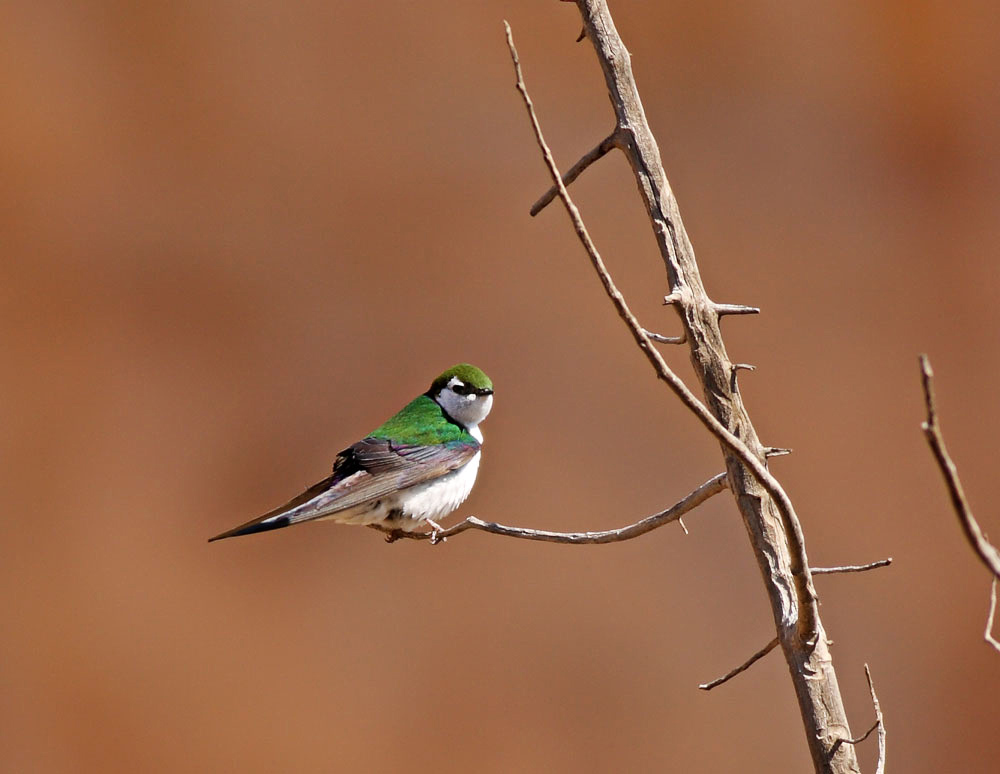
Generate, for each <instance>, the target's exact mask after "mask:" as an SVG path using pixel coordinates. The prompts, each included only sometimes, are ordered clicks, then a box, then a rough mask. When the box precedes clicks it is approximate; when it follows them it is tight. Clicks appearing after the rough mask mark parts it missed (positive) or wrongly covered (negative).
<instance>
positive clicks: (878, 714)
mask: <svg viewBox="0 0 1000 774" xmlns="http://www.w3.org/2000/svg"><path fill="white" fill-rule="evenodd" d="M865 677H866V678H867V679H868V691H869V693H871V696H872V706H873V707H874V708H875V723H874V724H873V725H872V727H871V728H869V729H868V730H867V731H865V732H864V733H863V734H862V735H861V736H859V737H858V738H857V739H838V740H837V741H836V742H834V743H833V746H832V747H831V748H830V757H831V758H833V756H834V755H836V754H837V750H839V749H840V746H841V745H842V744H861V743H862V742H863V741H865V739H867V738H868V737H869V736H871V735H872V731H874V730H875V729H876V728H877V729H878V763H877V764H876V766H875V774H885V720H884V719H883V717H882V705H880V704H879V703H878V696H877V695H876V694H875V684H874V683H873V682H872V673H871V670H870V669H869V668H868V665H867V664H865Z"/></svg>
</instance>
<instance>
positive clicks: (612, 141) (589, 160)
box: [531, 38, 621, 217]
mask: <svg viewBox="0 0 1000 774" xmlns="http://www.w3.org/2000/svg"><path fill="white" fill-rule="evenodd" d="M581 40H582V38H581ZM620 145H621V135H620V133H619V132H618V130H617V129H615V131H613V132H612V133H611V134H609V135H608V136H607V137H605V138H604V139H603V140H601V142H600V144H599V145H597V147H595V148H594V149H593V150H591V151H589V152H588V153H586V154H584V155H583V157H582V158H581V159H580V160H579V161H578V162H576V164H574V165H573V166H571V167H570V168H569V171H568V172H567V173H566V174H565V175H563V177H562V182H563V185H564V186H567V185H569V184H570V183H572V182H573V181H574V180H576V179H577V178H578V177H579V176H580V175H581V174H583V171H584V170H585V169H586V168H587V167H589V166H590V165H591V164H593V163H594V162H595V161H597V160H598V159H600V158H603V157H604V156H607V155H608V153H610V152H611V151H612V150H614V149H615V148H618V147H620ZM558 195H559V189H558V188H557V187H556V186H552V187H551V188H549V190H548V191H546V192H545V193H544V194H542V196H541V197H540V198H539V199H538V201H537V202H535V203H534V204H532V205H531V217H535V215H537V214H538V213H540V212H541V211H542V210H544V209H545V208H546V207H547V206H548V205H549V204H550V203H551V202H552V200H553V199H555V198H556V197H557V196H558Z"/></svg>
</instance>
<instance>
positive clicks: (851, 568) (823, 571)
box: [809, 556, 892, 575]
mask: <svg viewBox="0 0 1000 774" xmlns="http://www.w3.org/2000/svg"><path fill="white" fill-rule="evenodd" d="M890 564H892V557H891V556H890V557H887V558H885V559H879V560H878V561H877V562H872V563H871V564H845V565H843V566H842V567H810V568H809V572H811V573H812V574H813V575H833V574H834V573H838V572H866V571H867V570H875V569H878V568H879V567H888V566H889V565H890Z"/></svg>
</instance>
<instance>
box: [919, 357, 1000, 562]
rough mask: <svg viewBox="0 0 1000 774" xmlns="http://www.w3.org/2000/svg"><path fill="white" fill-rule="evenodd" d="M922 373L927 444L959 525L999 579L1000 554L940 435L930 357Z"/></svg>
mask: <svg viewBox="0 0 1000 774" xmlns="http://www.w3.org/2000/svg"><path fill="white" fill-rule="evenodd" d="M920 372H921V374H922V376H923V385H924V402H925V403H926V405H927V421H926V422H924V423H923V430H924V435H925V436H927V443H928V444H930V447H931V451H932V452H933V453H934V458H935V459H936V460H937V464H938V467H939V468H940V469H941V474H942V475H943V476H944V481H945V484H947V486H948V493H949V494H950V495H951V504H952V506H953V507H954V508H955V513H956V515H957V516H958V521H959V523H960V524H961V525H962V530H963V531H964V532H965V537H966V539H967V540H968V541H969V545H971V546H972V550H974V551H975V552H976V553H977V554H979V558H980V559H981V560H982V561H983V564H985V565H986V566H987V567H988V568H989V569H990V571H991V572H992V573H993V574H994V575H995V576H996V577H998V578H1000V551H997V549H996V547H994V546H993V545H992V544H991V543H990V542H989V541H988V540H987V539H986V538H985V536H984V535H983V531H982V530H981V529H980V528H979V522H977V521H976V520H975V518H974V517H973V515H972V509H971V508H969V502H968V500H966V499H965V491H964V490H963V489H962V482H961V481H960V480H959V478H958V469H957V468H956V467H955V463H954V462H952V461H951V457H950V456H949V454H948V450H947V449H946V448H945V445H944V436H943V435H941V426H940V425H939V424H938V418H937V402H936V401H935V399H934V381H933V380H934V371H933V369H932V368H931V361H930V360H928V359H927V355H921V356H920Z"/></svg>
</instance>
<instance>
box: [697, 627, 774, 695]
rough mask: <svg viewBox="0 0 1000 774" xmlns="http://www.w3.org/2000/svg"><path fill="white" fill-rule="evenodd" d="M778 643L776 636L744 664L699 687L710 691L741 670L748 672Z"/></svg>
mask: <svg viewBox="0 0 1000 774" xmlns="http://www.w3.org/2000/svg"><path fill="white" fill-rule="evenodd" d="M777 645H778V638H777V637H775V638H774V639H773V640H771V641H770V642H769V643H767V645H765V646H764V647H763V648H761V649H760V650H758V651H757V652H756V653H754V654H753V655H752V656H750V658H748V659H747V660H746V661H744V662H743V663H742V664H740V665H739V666H738V667H736V669H734V670H732V671H731V672H726V674H724V675H723V676H722V677H717V678H715V679H714V680H712V681H711V682H710V683H702V684H701V685H699V686H698V687H699V688H701V690H703V691H710V690H712V689H713V688H716V687H718V686H720V685H722V684H723V683H726V682H729V681H730V680H732V679H733V678H734V677H736V675H738V674H740V672H746V671H747V670H748V669H749V668H750V667H752V666H753V665H754V664H755V663H756V662H758V661H760V660H761V659H762V658H764V656H766V655H767V654H768V653H770V652H771V651H772V650H774V649H775V647H777Z"/></svg>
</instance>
